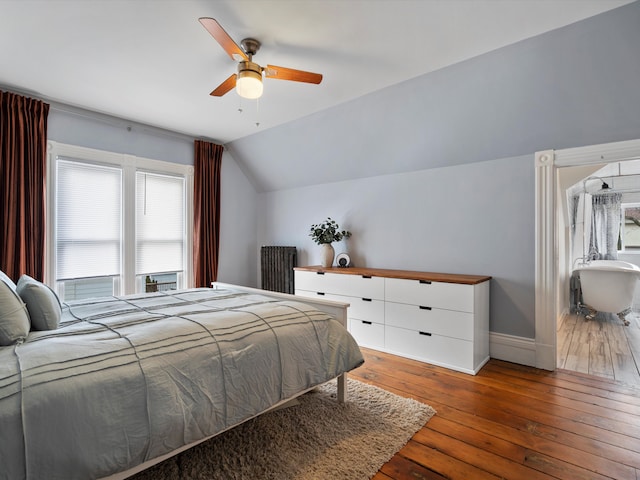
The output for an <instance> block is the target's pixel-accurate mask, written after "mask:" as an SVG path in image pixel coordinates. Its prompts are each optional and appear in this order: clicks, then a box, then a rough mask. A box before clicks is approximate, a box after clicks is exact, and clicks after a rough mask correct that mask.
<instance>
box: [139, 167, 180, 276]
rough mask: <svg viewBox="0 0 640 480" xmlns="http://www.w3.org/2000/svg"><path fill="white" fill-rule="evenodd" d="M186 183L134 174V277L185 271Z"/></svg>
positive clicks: (154, 175) (152, 174)
mask: <svg viewBox="0 0 640 480" xmlns="http://www.w3.org/2000/svg"><path fill="white" fill-rule="evenodd" d="M184 239H185V180H184V177H181V176H171V175H161V174H156V173H149V172H142V171H138V172H136V275H147V274H152V273H159V272H178V271H182V270H183V269H184V252H185V250H184V248H185V245H184Z"/></svg>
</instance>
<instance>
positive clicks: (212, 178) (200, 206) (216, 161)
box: [193, 140, 224, 287]
mask: <svg viewBox="0 0 640 480" xmlns="http://www.w3.org/2000/svg"><path fill="white" fill-rule="evenodd" d="M223 150H224V148H223V147H222V145H216V144H215V143H210V142H204V141H202V140H196V141H195V158H194V172H193V216H194V221H193V272H194V286H196V287H209V286H211V282H215V281H216V280H217V279H218V250H219V247H220V171H221V169H222V152H223Z"/></svg>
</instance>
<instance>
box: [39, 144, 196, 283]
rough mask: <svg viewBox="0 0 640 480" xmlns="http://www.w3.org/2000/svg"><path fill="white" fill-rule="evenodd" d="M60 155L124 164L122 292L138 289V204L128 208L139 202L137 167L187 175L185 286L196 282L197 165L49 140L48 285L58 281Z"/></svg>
mask: <svg viewBox="0 0 640 480" xmlns="http://www.w3.org/2000/svg"><path fill="white" fill-rule="evenodd" d="M58 157H66V158H71V159H77V160H80V161H83V162H86V163H95V164H98V165H100V164H101V165H109V166H116V167H120V168H122V170H123V179H124V180H123V182H124V183H123V205H124V206H125V208H124V212H123V237H124V238H125V241H124V249H123V254H122V270H121V272H122V287H121V288H122V293H123V294H124V295H129V294H134V293H136V274H135V262H134V260H135V227H136V225H135V208H126V206H127V205H134V206H135V188H136V181H135V177H136V176H135V173H136V171H139V170H142V171H148V172H153V173H159V174H168V175H183V176H184V178H185V195H186V218H185V230H186V231H185V258H184V280H185V287H187V288H190V287H192V286H193V249H192V248H191V246H192V245H193V171H194V169H193V165H183V164H179V163H172V162H166V161H163V160H154V159H150V158H144V157H138V156H135V155H129V154H124V153H114V152H108V151H106V150H97V149H93V148H87V147H80V146H77V145H69V144H64V143H58V142H55V141H49V142H47V179H46V183H47V198H46V201H47V206H46V215H47V216H46V225H47V231H46V247H45V266H46V268H45V275H44V280H45V283H46V284H47V285H50V286H53V285H55V278H56V275H55V272H56V265H55V262H54V258H55V255H54V253H55V252H54V243H55V241H54V240H55V239H54V237H55V231H56V224H55V210H54V209H55V201H56V200H55V194H56V192H55V185H56V169H55V162H56V159H57V158H58Z"/></svg>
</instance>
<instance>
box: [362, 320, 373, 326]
mask: <svg viewBox="0 0 640 480" xmlns="http://www.w3.org/2000/svg"><path fill="white" fill-rule="evenodd" d="M362 323H364V324H365V325H371V324H372V323H373V322H369V321H367V320H362Z"/></svg>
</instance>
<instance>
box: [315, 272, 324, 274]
mask: <svg viewBox="0 0 640 480" xmlns="http://www.w3.org/2000/svg"><path fill="white" fill-rule="evenodd" d="M316 275H324V272H316Z"/></svg>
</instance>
